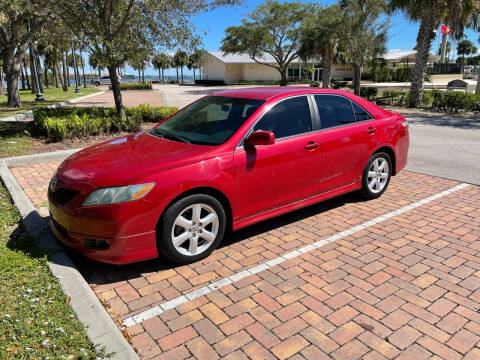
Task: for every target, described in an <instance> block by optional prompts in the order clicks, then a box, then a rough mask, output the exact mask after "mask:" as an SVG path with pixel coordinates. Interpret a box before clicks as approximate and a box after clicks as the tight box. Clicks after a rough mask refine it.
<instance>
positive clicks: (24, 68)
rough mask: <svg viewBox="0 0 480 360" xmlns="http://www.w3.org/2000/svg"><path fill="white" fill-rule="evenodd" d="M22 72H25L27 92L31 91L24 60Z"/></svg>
mask: <svg viewBox="0 0 480 360" xmlns="http://www.w3.org/2000/svg"><path fill="white" fill-rule="evenodd" d="M23 70H24V72H25V79H26V81H27V88H28V90H30V89H31V87H30V80H29V78H28V73H27V63H26V62H25V60H23Z"/></svg>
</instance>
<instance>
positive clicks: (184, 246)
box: [48, 87, 409, 264]
mask: <svg viewBox="0 0 480 360" xmlns="http://www.w3.org/2000/svg"><path fill="white" fill-rule="evenodd" d="M408 147H409V134H408V124H407V122H406V120H405V119H404V117H403V116H401V115H400V114H398V113H395V112H390V111H387V110H384V109H382V108H380V107H378V106H376V105H374V104H372V103H370V102H368V101H366V100H364V99H362V98H360V97H357V96H355V95H353V94H351V93H349V92H343V91H338V90H323V89H313V88H291V87H270V88H248V89H236V90H226V91H221V92H217V93H215V94H213V95H209V96H206V97H204V98H202V99H200V100H198V101H196V102H194V103H193V104H191V105H189V106H187V107H185V108H184V109H182V110H180V111H179V112H177V113H176V114H174V115H172V116H171V117H170V118H168V119H167V120H165V121H163V122H162V123H160V124H158V125H157V126H155V127H154V128H153V129H152V130H151V131H145V132H139V133H136V134H132V135H128V136H124V137H121V138H119V139H116V140H113V141H108V142H105V143H102V144H99V145H94V146H91V147H89V148H86V149H84V150H81V151H79V152H78V153H76V154H74V155H72V156H70V157H69V158H68V159H66V160H65V161H64V162H63V163H62V164H61V165H60V167H59V168H58V169H57V171H56V173H55V176H54V177H53V178H52V180H51V182H50V186H49V190H48V201H49V209H50V215H51V228H52V231H53V233H54V234H55V236H56V237H57V239H59V241H61V242H62V243H64V244H65V245H67V246H69V247H72V248H74V249H76V250H78V251H80V252H82V253H83V254H84V255H86V256H87V257H89V258H92V259H95V260H98V261H103V262H108V263H114V264H124V263H129V262H135V261H140V260H146V259H152V258H156V257H157V256H158V255H159V254H160V253H161V254H163V255H165V256H166V257H167V258H169V259H170V260H173V261H175V262H177V263H182V264H185V263H189V262H193V261H197V260H200V259H203V258H205V257H206V256H208V255H209V254H210V253H211V252H212V251H213V250H214V249H215V248H216V247H217V246H218V244H219V243H220V241H221V240H222V238H223V236H224V233H225V232H226V231H227V230H237V229H240V228H243V227H245V226H248V225H251V224H254V223H256V222H259V221H262V220H266V219H268V218H271V217H274V216H277V215H280V214H284V213H286V212H289V211H292V210H295V209H298V208H301V207H304V206H307V205H311V204H314V203H316V202H319V201H322V200H325V199H328V198H331V197H334V196H338V195H341V194H344V193H347V192H351V191H359V192H360V193H361V194H362V195H363V196H364V197H365V198H367V199H375V198H378V197H380V196H381V195H382V194H383V193H384V192H385V190H386V189H387V186H388V184H389V181H390V178H391V176H392V175H395V174H397V173H398V172H399V171H400V170H402V169H403V168H404V167H405V165H406V163H407V153H408Z"/></svg>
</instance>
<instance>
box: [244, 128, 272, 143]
mask: <svg viewBox="0 0 480 360" xmlns="http://www.w3.org/2000/svg"><path fill="white" fill-rule="evenodd" d="M274 143H275V134H274V133H273V132H271V131H265V130H258V131H254V132H252V133H251V134H250V135H248V137H247V139H246V140H245V144H246V145H249V146H257V145H272V144H274Z"/></svg>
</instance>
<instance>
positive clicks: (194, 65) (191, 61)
mask: <svg viewBox="0 0 480 360" xmlns="http://www.w3.org/2000/svg"><path fill="white" fill-rule="evenodd" d="M205 55H206V51H205V50H199V49H197V50H195V51H194V52H193V53H192V54H190V56H189V57H188V63H187V68H188V70H193V80H196V76H195V69H200V68H201V67H202V65H203V62H204V59H205Z"/></svg>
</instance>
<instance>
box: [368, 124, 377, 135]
mask: <svg viewBox="0 0 480 360" xmlns="http://www.w3.org/2000/svg"><path fill="white" fill-rule="evenodd" d="M376 132H377V129H375V128H374V127H373V126H370V127H369V128H368V129H367V134H374V133H376Z"/></svg>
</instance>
